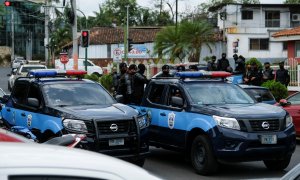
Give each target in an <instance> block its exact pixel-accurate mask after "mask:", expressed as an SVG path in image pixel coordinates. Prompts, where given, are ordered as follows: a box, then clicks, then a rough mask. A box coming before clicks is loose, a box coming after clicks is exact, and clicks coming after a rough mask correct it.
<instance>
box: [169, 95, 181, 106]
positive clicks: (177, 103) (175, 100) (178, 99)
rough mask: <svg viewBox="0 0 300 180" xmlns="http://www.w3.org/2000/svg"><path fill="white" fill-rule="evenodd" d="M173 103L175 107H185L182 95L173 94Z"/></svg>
mask: <svg viewBox="0 0 300 180" xmlns="http://www.w3.org/2000/svg"><path fill="white" fill-rule="evenodd" d="M171 105H172V106H174V107H179V108H182V107H183V105H184V104H183V99H182V98H181V97H177V96H172V97H171Z"/></svg>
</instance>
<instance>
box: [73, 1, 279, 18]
mask: <svg viewBox="0 0 300 180" xmlns="http://www.w3.org/2000/svg"><path fill="white" fill-rule="evenodd" d="M173 1H174V3H173V4H174V9H175V0H169V2H173ZM206 1H208V0H178V11H179V12H184V11H186V10H187V9H190V10H193V9H194V7H195V6H197V5H199V4H201V3H202V2H206ZM270 1H271V2H270ZM76 2H77V8H78V9H80V10H82V11H83V12H84V13H85V14H86V16H93V15H94V13H93V12H94V11H99V4H102V3H103V2H105V0H76ZM260 2H261V3H262V4H266V3H268V4H270V3H272V4H281V3H282V2H283V0H260ZM137 3H138V4H139V5H140V6H144V7H149V8H152V7H153V0H137ZM171 4H172V3H171Z"/></svg>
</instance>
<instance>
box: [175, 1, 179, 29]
mask: <svg viewBox="0 0 300 180" xmlns="http://www.w3.org/2000/svg"><path fill="white" fill-rule="evenodd" d="M175 17H176V22H175V24H176V31H177V24H178V0H176V13H175Z"/></svg>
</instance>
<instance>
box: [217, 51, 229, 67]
mask: <svg viewBox="0 0 300 180" xmlns="http://www.w3.org/2000/svg"><path fill="white" fill-rule="evenodd" d="M217 70H218V71H227V72H229V71H230V64H229V61H228V59H227V58H226V53H222V58H221V59H219V60H218V62H217Z"/></svg>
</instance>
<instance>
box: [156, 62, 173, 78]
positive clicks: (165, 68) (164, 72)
mask: <svg viewBox="0 0 300 180" xmlns="http://www.w3.org/2000/svg"><path fill="white" fill-rule="evenodd" d="M161 69H162V74H160V75H158V76H157V77H173V76H172V75H171V74H170V67H169V65H167V64H165V65H163V67H162V68H161Z"/></svg>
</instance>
